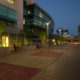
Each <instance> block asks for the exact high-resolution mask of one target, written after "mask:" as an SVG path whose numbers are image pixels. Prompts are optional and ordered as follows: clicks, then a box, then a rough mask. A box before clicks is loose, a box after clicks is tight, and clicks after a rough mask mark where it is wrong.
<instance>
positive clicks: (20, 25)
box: [17, 0, 23, 30]
mask: <svg viewBox="0 0 80 80" xmlns="http://www.w3.org/2000/svg"><path fill="white" fill-rule="evenodd" d="M17 28H18V29H19V30H22V29H23V0H17Z"/></svg>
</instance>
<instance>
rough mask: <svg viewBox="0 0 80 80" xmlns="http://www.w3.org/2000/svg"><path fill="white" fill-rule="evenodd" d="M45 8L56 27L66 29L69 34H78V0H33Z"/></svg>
mask: <svg viewBox="0 0 80 80" xmlns="http://www.w3.org/2000/svg"><path fill="white" fill-rule="evenodd" d="M35 2H37V3H38V4H39V5H40V6H41V7H42V8H44V10H46V11H47V12H48V13H49V14H50V15H51V16H52V18H53V20H54V22H55V31H54V32H56V29H58V28H63V29H68V30H69V32H70V34H71V35H77V34H78V25H79V24H80V0H35Z"/></svg>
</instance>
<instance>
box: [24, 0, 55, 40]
mask: <svg viewBox="0 0 80 80" xmlns="http://www.w3.org/2000/svg"><path fill="white" fill-rule="evenodd" d="M23 12H24V20H23V24H24V29H25V30H26V32H28V31H29V33H30V34H32V35H33V37H34V38H38V33H39V32H41V31H45V32H46V31H47V23H48V22H49V25H48V32H49V34H53V30H54V22H53V19H52V18H51V16H50V15H49V14H48V13H47V12H46V11H44V10H43V9H42V8H41V7H40V6H39V5H38V4H36V3H34V4H31V5H27V3H26V1H25V0H24V11H23ZM32 35H31V36H32ZM27 36H28V35H27ZM29 37H30V35H29Z"/></svg>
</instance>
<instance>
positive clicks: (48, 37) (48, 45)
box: [46, 22, 50, 53]
mask: <svg viewBox="0 0 80 80" xmlns="http://www.w3.org/2000/svg"><path fill="white" fill-rule="evenodd" d="M49 24H50V22H47V23H46V25H47V50H48V53H49V33H48V26H49Z"/></svg>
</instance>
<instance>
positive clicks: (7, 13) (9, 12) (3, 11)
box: [0, 5, 17, 19]
mask: <svg viewBox="0 0 80 80" xmlns="http://www.w3.org/2000/svg"><path fill="white" fill-rule="evenodd" d="M0 15H1V16H4V17H8V18H11V19H17V13H16V11H15V10H13V9H10V8H7V7H5V6H3V5H0Z"/></svg>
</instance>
